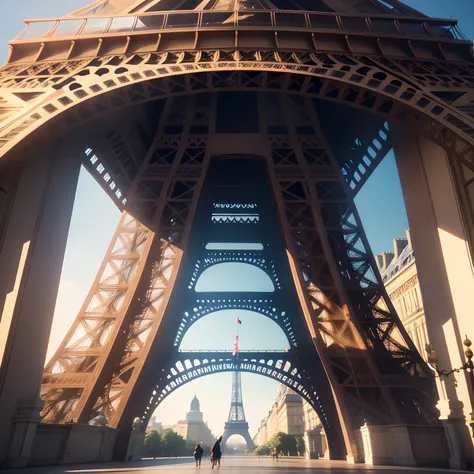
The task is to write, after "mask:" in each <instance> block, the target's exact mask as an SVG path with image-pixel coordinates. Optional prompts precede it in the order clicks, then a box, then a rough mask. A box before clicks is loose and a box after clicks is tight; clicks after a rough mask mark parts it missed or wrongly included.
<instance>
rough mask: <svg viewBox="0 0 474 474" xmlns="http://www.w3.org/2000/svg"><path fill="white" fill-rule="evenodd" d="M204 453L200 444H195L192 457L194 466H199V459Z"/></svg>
mask: <svg viewBox="0 0 474 474" xmlns="http://www.w3.org/2000/svg"><path fill="white" fill-rule="evenodd" d="M203 453H204V449H202V447H201V445H200V444H196V447H195V448H194V459H195V460H196V467H201V459H202V455H203Z"/></svg>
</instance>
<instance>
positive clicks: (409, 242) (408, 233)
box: [406, 229, 413, 250]
mask: <svg viewBox="0 0 474 474" xmlns="http://www.w3.org/2000/svg"><path fill="white" fill-rule="evenodd" d="M406 234H407V242H408V247H409V248H410V250H413V245H412V243H411V230H410V229H407V232H406Z"/></svg>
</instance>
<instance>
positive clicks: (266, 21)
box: [0, 0, 474, 465]
mask: <svg viewBox="0 0 474 474" xmlns="http://www.w3.org/2000/svg"><path fill="white" fill-rule="evenodd" d="M473 83H474V70H473V66H472V44H471V43H470V42H469V41H467V40H465V39H464V38H463V37H462V35H461V34H460V32H459V31H458V29H457V26H456V22H455V21H454V20H440V19H432V18H429V17H427V16H425V15H423V14H422V13H420V12H418V11H416V10H414V9H413V8H410V7H408V6H406V5H405V4H403V3H402V2H400V1H398V0H300V1H298V2H296V1H293V0H272V1H270V0H236V1H233V2H229V1H228V0H204V1H200V0H185V1H184V2H178V3H176V2H174V1H171V0H97V1H95V2H93V3H91V4H90V5H89V6H87V7H84V8H81V9H80V10H78V11H76V12H73V13H71V14H70V15H67V16H66V17H62V18H55V19H46V20H39V21H36V20H32V21H30V20H29V21H27V22H26V25H25V28H24V30H23V31H22V32H21V33H20V34H19V36H18V37H17V38H15V40H13V41H12V42H11V43H10V52H9V57H8V61H7V64H6V65H5V66H4V67H3V68H2V69H1V70H0V96H1V101H0V124H1V127H0V157H1V160H0V187H1V193H0V196H1V199H2V201H0V239H1V241H0V268H2V280H1V281H0V298H1V301H0V303H2V304H0V307H1V308H3V307H4V308H5V309H4V310H3V314H2V320H1V323H2V337H4V336H3V335H5V341H4V344H3V342H2V344H3V346H2V347H1V348H0V349H1V350H2V352H1V354H0V356H1V357H2V361H3V362H2V364H3V365H2V372H1V375H0V376H1V384H0V387H1V392H0V425H1V426H5V427H9V428H6V429H4V430H2V432H1V433H0V462H4V461H5V460H13V461H8V462H11V463H16V462H18V463H25V462H27V461H25V460H27V459H28V456H29V454H28V453H29V452H30V451H31V449H32V448H31V446H32V445H33V441H32V440H30V441H28V442H27V441H25V440H26V439H27V438H28V437H30V438H31V436H34V433H35V426H36V425H37V424H38V420H39V412H40V411H41V414H42V421H43V423H47V424H48V423H49V424H55V423H65V422H69V421H72V422H79V423H89V422H90V420H92V419H93V418H95V417H96V416H97V415H99V414H103V415H104V416H105V419H106V421H107V425H108V426H109V427H111V428H114V429H117V430H118V437H117V442H116V448H115V452H116V455H117V456H120V453H125V452H126V446H127V444H128V440H129V436H130V430H131V427H132V422H133V420H134V419H135V418H136V417H139V418H141V420H142V421H143V423H145V424H146V423H147V422H148V420H149V418H150V416H151V414H152V412H153V410H154V408H155V407H156V406H157V404H159V403H160V402H161V401H162V400H163V399H164V398H165V397H167V396H168V395H169V394H171V393H172V392H173V391H174V390H176V389H177V388H179V387H180V386H181V385H182V384H184V383H186V382H188V381H189V380H192V379H194V378H195V377H200V376H203V375H207V374H210V373H216V372H220V371H228V372H235V371H236V370H238V371H248V372H254V373H260V374H263V375H265V376H268V377H271V378H274V379H275V380H277V381H279V382H282V383H285V384H286V385H288V386H290V387H291V388H292V389H293V390H295V391H296V392H297V393H299V394H300V395H301V396H303V397H304V398H306V399H307V400H308V402H309V403H310V404H311V406H312V407H313V408H314V409H315V410H316V411H317V412H318V415H319V417H320V419H321V420H322V422H323V425H324V428H325V431H326V435H327V438H328V442H329V447H330V452H331V456H332V457H333V458H339V459H340V458H344V457H346V456H347V458H348V459H349V460H352V461H353V460H357V459H358V449H357V440H356V439H355V435H354V432H355V430H358V429H359V428H360V426H361V425H362V424H363V423H364V420H370V421H371V422H373V423H375V424H378V425H381V426H383V425H392V424H407V423H416V424H425V425H429V424H432V423H434V422H436V421H435V418H436V414H435V411H434V402H433V398H432V392H433V390H432V389H433V377H432V372H431V371H430V369H429V368H428V367H427V365H426V364H425V363H424V361H423V360H422V358H421V357H420V355H419V354H418V352H417V351H416V349H415V347H414V345H413V342H412V341H411V340H410V338H409V337H408V335H407V333H406V331H405V329H404V328H403V325H402V324H401V322H400V320H399V318H398V316H397V314H396V311H395V309H394V307H393V305H392V303H391V302H390V300H389V298H388V296H387V294H386V291H385V289H384V286H383V282H382V281H381V279H380V275H379V273H378V271H377V268H376V265H375V262H374V257H373V254H372V251H371V250H370V247H369V244H368V242H367V238H366V235H365V232H364V229H363V227H362V224H361V221H360V218H359V215H358V213H357V210H356V207H355V204H354V198H355V197H356V196H357V193H358V192H359V191H360V189H361V187H362V186H363V185H364V183H365V182H366V180H367V179H368V178H369V177H370V176H371V174H372V173H373V171H374V170H375V169H376V168H377V166H378V164H379V163H380V162H381V160H382V159H383V158H384V156H385V155H386V153H387V152H388V151H389V150H390V149H391V148H392V147H395V149H396V152H397V154H398V155H399V156H401V157H402V158H403V157H404V158H406V159H405V160H404V161H403V163H405V165H406V166H405V168H403V169H402V171H404V173H405V174H404V176H405V178H404V179H406V180H407V182H408V181H409V180H410V177H411V176H414V174H413V173H412V172H411V171H413V170H412V168H410V166H412V164H413V163H415V162H416V163H419V162H420V160H422V157H423V156H425V158H426V157H427V156H428V155H429V156H430V157H433V156H436V157H440V158H439V159H440V160H441V159H443V160H445V161H446V159H447V158H446V156H447V157H448V158H449V166H451V167H452V169H453V171H452V172H453V173H454V175H455V180H452V181H449V183H448V182H444V181H443V185H445V186H448V185H449V186H454V188H453V193H454V194H453V195H455V196H456V198H455V199H454V198H453V202H454V200H455V201H456V202H458V203H459V204H458V205H459V206H460V208H459V209H461V210H459V209H458V208H456V212H455V213H450V216H451V217H453V216H456V219H458V220H459V222H461V223H462V225H461V224H459V226H458V227H457V228H456V229H458V228H459V229H461V230H459V231H458V234H457V235H462V239H464V240H465V242H466V243H467V244H466V247H467V246H471V245H472V242H473V238H472V235H474V231H473V229H474V224H473V223H474V218H473V217H472V212H471V210H472V208H473V205H472V202H471V200H472V190H471V186H472V183H473V182H474V180H473V179H471V178H472V174H473V173H474V164H473V156H474V148H473V145H474V138H473V137H474V122H473V117H472V94H473V92H472V84H473ZM417 160H418V161H417ZM445 161H443V163H445ZM425 162H426V160H425ZM81 165H83V166H85V167H86V168H87V169H88V170H89V172H90V173H91V174H92V176H94V178H95V179H96V180H97V182H98V183H99V184H100V185H101V186H102V188H103V189H104V191H105V192H106V193H107V194H108V196H109V197H110V199H112V201H113V202H114V203H115V205H116V206H117V207H118V208H119V209H120V210H121V211H122V217H121V219H120V222H119V224H118V227H117V230H116V232H115V234H114V236H113V238H112V241H111V243H110V246H109V249H108V251H107V253H106V255H105V257H104V260H103V263H102V265H101V267H100V269H99V271H98V273H97V276H96V279H95V281H94V282H93V284H92V287H91V290H90V292H89V294H88V295H87V297H86V300H85V301H84V304H83V306H82V308H81V309H80V311H79V313H78V315H77V318H76V320H75V322H74V323H73V325H72V327H71V328H70V330H69V331H68V333H67V334H66V336H65V337H64V340H63V341H62V343H61V344H60V346H59V348H58V350H57V352H56V353H55V355H54V356H53V357H52V359H51V360H50V361H49V362H48V363H47V364H46V367H45V369H44V374H43V376H42V380H41V381H40V379H41V373H42V369H43V362H44V359H45V357H46V355H45V354H46V347H47V341H48V337H49V332H50V327H51V320H52V313H53V308H54V302H55V297H56V294H57V288H58V284H59V278H60V271H61V265H62V260H63V256H64V249H65V245H66V239H67V233H68V227H69V222H70V216H71V212H72V205H73V202H74V191H75V187H76V184H77V179H78V174H79V170H80V167H81ZM244 171H245V172H244ZM417 176H418V175H417ZM419 176H422V174H419ZM424 176H425V175H424ZM443 176H447V174H446V173H444V174H443ZM238 179H240V181H238V182H237V181H235V180H238ZM412 179H414V178H412ZM420 179H422V178H420ZM423 179H431V178H430V176H425V177H424V178H423ZM446 179H447V178H446ZM219 180H221V183H220V184H219ZM233 180H234V181H233ZM249 183H250V184H249ZM453 183H454V184H453ZM435 184H436V185H439V182H437V183H435ZM232 186H234V187H232ZM224 188H225V192H224V193H223V194H219V190H220V191H222V190H223V189H224ZM406 189H407V193H408V195H409V200H408V203H407V205H408V207H410V209H412V210H410V209H409V213H412V215H415V216H416V215H418V214H416V212H419V215H420V216H422V218H423V222H424V223H425V224H426V225H421V224H420V225H419V226H418V227H417V226H416V223H417V222H416V219H415V220H414V225H412V230H413V235H414V236H416V235H417V236H418V237H415V238H417V239H418V241H419V242H422V243H424V244H426V245H424V246H423V245H421V246H420V247H419V249H420V252H418V250H417V255H420V256H422V255H426V257H423V258H425V260H424V261H425V262H427V265H426V268H427V269H428V268H429V265H431V264H433V265H434V263H433V262H435V263H436V262H438V263H436V264H437V265H438V264H439V265H441V267H440V268H442V271H439V272H430V271H429V270H427V271H426V275H427V276H426V278H427V279H429V278H431V277H433V278H434V275H444V276H440V277H439V278H440V280H439V281H437V283H436V284H437V285H438V286H437V288H440V289H441V290H442V291H441V290H440V291H437V292H436V296H437V298H438V297H439V295H440V294H443V295H444V293H443V292H446V291H451V290H450V288H451V286H450V284H451V283H450V281H448V280H449V275H448V276H445V275H446V270H445V267H444V266H443V265H444V263H445V261H444V260H439V259H441V258H445V259H450V258H452V259H453V260H452V261H454V260H456V259H457V260H456V262H457V263H456V265H457V264H458V262H459V261H460V260H459V259H458V257H457V254H456V255H453V254H450V253H449V249H448V248H447V247H446V245H445V241H442V240H440V239H441V238H440V236H439V235H438V234H436V235H435V234H433V235H431V234H429V238H430V239H431V240H429V242H431V243H430V245H428V243H427V242H428V240H427V238H426V236H427V235H428V234H426V232H428V231H427V230H426V229H437V228H438V227H437V223H436V220H435V217H436V218H439V213H438V214H436V215H435V214H433V209H436V210H438V211H440V209H441V208H440V207H436V206H437V205H438V204H436V203H435V202H434V201H431V200H430V199H434V197H433V196H434V195H433V193H431V195H430V196H428V197H426V200H427V201H426V203H425V201H422V200H421V199H418V198H417V197H416V195H415V194H414V193H415V191H419V192H420V193H421V192H424V191H423V190H424V189H425V188H423V187H417V186H407V187H406ZM449 189H451V188H449ZM209 190H210V191H209ZM242 190H245V192H246V193H247V195H246V197H245V199H244V197H243V195H242V194H239V193H238V192H237V191H242ZM234 191H235V193H234V194H233V192H234ZM446 195H447V194H443V196H446ZM413 196H415V197H413ZM423 196H424V195H423ZM450 196H451V195H450ZM423 203H425V204H426V209H428V210H429V212H428V211H427V212H423V210H422V209H421V207H420V206H422V204H423ZM443 203H444V205H446V201H443ZM423 205H424V204H423ZM417 206H418V207H417ZM430 206H431V207H430ZM420 209H421V210H420ZM441 210H442V209H441ZM440 212H441V211H440ZM209 214H210V216H211V217H209ZM429 219H432V220H431V221H430V220H429ZM433 219H434V220H433ZM450 222H451V223H452V221H450ZM456 222H457V221H456ZM53 229H54V232H53ZM201 230H202V232H201ZM253 231H255V234H254V236H255V237H258V236H263V237H264V239H263V240H262V241H259V240H249V237H252V235H253V234H252V232H253ZM205 232H207V234H206V239H204V233H205ZM84 235H85V237H88V236H89V234H88V233H87V232H85V233H84ZM191 235H192V236H193V237H192V238H191V237H190V236H191ZM239 236H240V237H241V238H239ZM90 238H92V237H90ZM464 240H463V241H464ZM229 242H237V243H240V244H243V243H245V242H254V243H256V244H258V243H260V244H261V243H262V242H264V243H265V245H264V246H263V244H262V248H258V249H257V248H252V249H250V250H249V249H246V247H245V246H242V247H241V248H240V250H235V249H233V250H232V251H230V250H229V249H228V248H222V247H213V246H212V245H210V244H213V243H214V244H215V243H221V244H222V243H223V244H226V243H227V244H228V243H229ZM209 245H210V246H209ZM443 245H444V247H443ZM224 247H225V246H224ZM428 248H429V249H434V250H433V252H434V253H432V254H430V255H428V254H426V253H425V254H423V252H425V250H424V249H428ZM439 248H442V249H443V254H442V257H440V256H439V255H438V253H436V252H438V251H439ZM436 249H438V250H436ZM426 252H428V250H426ZM440 255H441V254H440ZM463 255H464V254H463ZM434 256H436V259H438V260H436V259H435V257H434ZM420 258H421V257H420ZM417 259H418V256H417ZM417 261H418V260H417ZM420 261H421V260H420ZM450 261H451V260H450ZM468 261H469V257H467V256H466V258H465V261H464V260H463V261H462V264H463V265H468V263H467V262H468ZM227 262H239V263H242V264H248V265H251V266H253V267H256V268H258V269H260V270H262V272H265V273H266V274H267V275H268V277H269V278H270V280H271V281H272V284H273V287H274V292H273V293H272V294H271V295H270V294H256V295H255V296H252V298H247V297H245V298H244V297H243V296H242V295H237V294H235V293H232V292H229V293H227V294H225V293H223V294H221V295H220V296H219V298H216V297H215V295H214V296H211V295H208V294H205V293H199V292H197V291H196V285H197V283H198V281H199V278H200V276H201V275H202V274H203V272H205V271H206V269H208V268H209V267H210V266H213V265H218V264H224V263H227ZM439 262H441V263H439ZM437 268H438V267H437ZM449 268H451V267H449ZM456 268H458V267H456ZM466 268H467V267H466ZM443 272H444V273H443ZM468 273H469V272H468ZM44 275H48V278H46V279H45V278H44ZM442 278H445V280H443V279H442ZM465 281H467V280H465ZM469 281H470V280H469ZM426 288H428V287H426ZM284 292H287V293H286V294H288V295H290V296H289V299H285V298H283V296H282V295H283V293H284ZM461 293H462V292H461ZM451 297H452V298H453V301H458V300H459V298H460V296H459V292H458V293H456V292H453V293H452V294H451V293H449V294H448V295H447V296H446V297H445V299H444V300H443V304H444V306H442V307H443V309H444V310H445V311H444V313H445V314H447V313H449V312H450V311H452V308H453V306H452V304H453V303H452V300H451V299H450V298H451ZM456 298H457V299H456ZM5 302H6V304H4V303H5ZM434 304H435V305H436V304H438V300H436V303H434ZM224 309H248V310H252V311H255V312H258V313H260V314H262V315H264V316H266V317H268V318H270V319H272V320H273V321H275V322H276V323H277V324H279V325H280V327H281V328H282V329H283V330H284V332H285V334H286V335H287V338H288V341H289V343H290V350H289V351H287V352H281V353H275V354H269V353H264V352H254V353H246V354H245V355H243V354H241V358H240V360H239V363H238V364H237V366H236V363H235V361H234V360H233V358H232V356H231V354H223V353H218V352H216V353H209V354H204V353H185V352H182V351H180V350H179V345H180V342H181V340H182V337H183V335H184V334H185V333H186V331H187V330H188V329H189V328H190V326H191V325H192V324H193V323H194V322H195V321H197V320H198V319H200V318H201V317H204V316H206V315H207V314H210V313H211V312H215V311H219V310H224ZM436 311H437V309H436V308H434V310H433V312H434V313H436ZM33 314H34V316H35V317H34V318H32V317H31V315H33ZM31 334H35V338H33V339H32V338H31ZM2 341H3V339H2ZM25 353H27V354H28V357H25ZM447 360H449V359H447ZM18 373H21V374H22V377H21V380H19V377H18ZM447 383H451V382H447ZM456 383H461V384H464V385H463V387H464V388H466V387H467V386H466V380H464V381H463V380H461V379H459V378H458V379H456ZM40 385H41V397H42V399H43V401H44V407H42V406H41V404H42V403H43V402H40V401H38V397H37V395H38V393H39V389H40ZM453 390H454V388H453ZM468 392H469V390H468V389H467V388H466V393H468ZM446 403H447V402H446ZM448 411H449V410H448ZM450 416H451V415H450V414H449V413H448V412H446V413H445V419H449V417H450ZM463 423H464V422H461V425H462V427H465V425H464V424H463ZM461 425H460V426H461ZM463 429H464V428H463ZM461 431H463V430H460V431H459V432H460V433H461ZM464 431H466V430H464ZM30 438H28V439H30ZM11 440H14V442H13V443H11ZM21 440H23V441H21ZM20 441H21V442H20ZM471 441H472V440H471ZM28 450H30V451H28ZM16 465H18V464H16Z"/></svg>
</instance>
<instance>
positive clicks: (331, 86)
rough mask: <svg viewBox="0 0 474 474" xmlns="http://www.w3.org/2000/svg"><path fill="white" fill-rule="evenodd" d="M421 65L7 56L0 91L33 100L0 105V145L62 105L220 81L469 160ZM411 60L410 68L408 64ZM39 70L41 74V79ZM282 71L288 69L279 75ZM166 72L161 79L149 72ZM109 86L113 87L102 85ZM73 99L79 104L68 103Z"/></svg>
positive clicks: (213, 56)
mask: <svg viewBox="0 0 474 474" xmlns="http://www.w3.org/2000/svg"><path fill="white" fill-rule="evenodd" d="M417 65H419V67H421V68H422V66H425V68H424V71H426V72H424V74H417V73H416V72H417ZM451 66H452V69H454V70H453V73H458V75H459V76H461V77H462V76H464V77H463V78H462V80H463V81H464V82H462V83H461V85H463V86H464V87H469V86H468V85H467V84H465V81H466V80H465V79H464V78H465V77H466V76H469V74H470V75H471V76H472V75H473V73H472V71H471V70H470V69H469V68H468V67H467V66H463V65H455V64H453V65H449V67H450V68H451ZM430 67H431V68H432V69H434V70H436V67H437V63H435V62H433V61H431V62H430V61H408V60H404V61H399V62H397V61H395V60H393V59H387V58H384V57H369V56H351V57H349V56H347V55H341V54H338V55H331V54H325V53H324V54H321V53H316V52H303V51H294V52H273V51H255V50H253V51H252V50H246V51H242V50H234V51H224V50H212V51H190V52H163V53H149V54H135V55H132V56H130V55H128V56H125V55H110V56H104V57H101V58H95V59H91V60H88V59H85V60H75V61H61V62H51V63H38V64H34V65H31V64H26V65H20V64H18V65H11V66H6V67H4V68H3V69H2V70H1V71H0V87H1V89H2V92H3V90H4V91H5V94H6V95H9V93H8V88H9V87H13V86H15V87H16V88H19V87H20V88H21V87H22V83H24V85H23V87H25V86H27V87H28V88H29V89H34V88H35V87H37V88H38V93H39V94H41V96H40V97H41V100H39V99H38V100H33V101H32V103H31V105H28V104H27V105H24V104H22V105H21V106H18V100H16V107H9V108H8V110H5V115H4V120H3V127H2V130H1V132H0V152H1V153H6V151H8V150H9V149H10V148H12V147H13V146H14V145H15V144H16V143H18V142H19V141H21V140H22V139H23V138H25V137H26V136H28V135H29V134H31V132H32V131H34V130H35V129H37V128H39V127H40V126H42V125H44V124H45V123H46V122H48V121H50V120H51V119H52V118H54V117H56V116H59V115H61V114H62V113H63V112H64V111H65V110H66V109H72V111H73V112H72V114H68V115H67V117H66V116H65V117H64V120H62V121H61V123H60V124H59V126H60V127H63V130H64V129H71V128H74V127H76V126H78V125H80V124H81V123H84V122H85V121H87V120H90V119H92V118H94V117H97V116H100V115H102V114H104V113H106V112H110V111H112V110H116V109H117V108H118V107H125V106H129V105H130V104H132V103H138V102H146V101H150V100H156V99H158V98H160V97H167V96H169V95H170V94H173V93H175V94H187V93H189V92H191V91H194V92H204V91H211V90H213V91H216V90H219V89H225V88H231V89H233V90H235V89H248V90H252V89H254V90H262V89H268V90H285V91H286V92H289V93H304V94H305V95H308V96H314V97H319V98H323V99H325V100H331V101H335V102H338V103H341V104H346V105H351V106H355V107H359V108H362V109H364V110H368V111H371V112H373V113H376V114H380V115H381V116H384V117H386V118H387V119H395V120H399V121H401V122H403V123H405V124H409V125H410V127H412V128H413V127H416V128H417V129H419V131H420V132H421V133H424V134H426V135H428V136H429V137H430V138H432V139H433V140H434V141H436V142H437V143H439V144H440V145H441V146H443V147H444V148H445V149H446V150H447V151H448V152H449V153H450V154H451V155H454V156H456V157H457V158H458V159H460V160H461V161H463V162H464V163H466V165H468V166H470V167H471V169H474V153H473V151H472V145H473V143H474V138H473V137H474V122H473V120H472V118H471V117H470V116H469V115H467V114H466V113H464V112H461V110H462V108H461V109H459V110H458V109H456V108H455V107H454V106H452V105H449V104H448V103H447V102H445V101H444V100H442V99H441V98H440V97H438V96H436V95H434V94H433V93H431V92H430V88H429V87H426V85H425V84H430V83H432V82H433V81H436V80H437V81H438V82H439V85H440V86H441V85H442V84H443V78H442V77H438V78H437V76H436V74H434V75H433V74H430V71H429V69H430ZM410 68H411V69H412V70H413V72H412V73H411V74H410ZM45 72H47V74H48V79H47V80H45V79H43V78H44V74H45ZM202 72H207V73H208V74H205V75H204V76H200V75H199V74H198V73H202ZM217 72H221V74H220V75H219V77H213V75H215V73H217ZM281 73H286V74H287V75H286V77H285V78H284V80H282V74H281ZM288 74H290V77H289V76H288ZM406 75H409V76H411V77H412V79H413V80H412V81H408V80H407V79H406V78H404V76H406ZM15 76H18V79H15ZM36 76H39V77H36ZM165 77H169V78H170V80H168V81H167V82H160V81H155V79H158V78H165ZM430 78H431V79H430ZM150 81H152V82H153V83H154V84H153V86H151V82H150ZM155 82H156V84H155ZM131 86H133V87H131ZM137 86H138V87H137ZM110 91H115V92H118V94H117V93H116V94H112V95H110V94H106V93H107V92H110ZM93 97H101V100H99V101H90V99H92V98H93ZM78 104H83V105H84V106H83V107H74V106H76V105H78ZM57 125H58V124H56V126H57ZM56 133H57V129H56Z"/></svg>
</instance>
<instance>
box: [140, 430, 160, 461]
mask: <svg viewBox="0 0 474 474" xmlns="http://www.w3.org/2000/svg"><path fill="white" fill-rule="evenodd" d="M144 448H145V449H144V451H145V456H147V457H153V459H155V458H156V457H157V456H161V451H162V443H161V435H160V433H158V431H156V430H152V431H150V432H149V433H147V434H146V435H145V442H144Z"/></svg>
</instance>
